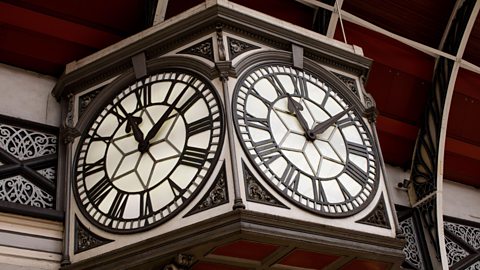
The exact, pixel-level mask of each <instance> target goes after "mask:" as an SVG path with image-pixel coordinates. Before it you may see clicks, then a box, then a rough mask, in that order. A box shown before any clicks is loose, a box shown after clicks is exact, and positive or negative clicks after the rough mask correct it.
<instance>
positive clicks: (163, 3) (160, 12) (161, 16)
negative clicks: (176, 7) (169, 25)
mask: <svg viewBox="0 0 480 270" xmlns="http://www.w3.org/2000/svg"><path fill="white" fill-rule="evenodd" d="M167 6H168V0H158V2H157V8H156V9H155V17H154V18H153V25H156V24H159V23H161V22H163V21H164V20H165V14H166V13H167Z"/></svg>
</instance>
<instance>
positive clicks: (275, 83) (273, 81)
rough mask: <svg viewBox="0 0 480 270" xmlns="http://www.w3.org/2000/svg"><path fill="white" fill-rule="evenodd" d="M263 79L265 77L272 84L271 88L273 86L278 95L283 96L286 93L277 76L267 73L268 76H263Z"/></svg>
mask: <svg viewBox="0 0 480 270" xmlns="http://www.w3.org/2000/svg"><path fill="white" fill-rule="evenodd" d="M265 79H267V80H268V81H269V82H270V84H272V86H273V88H275V91H276V92H277V95H278V96H283V95H285V94H286V93H287V91H285V88H284V87H283V85H282V83H281V82H280V80H279V79H278V78H277V76H275V75H269V76H265Z"/></svg>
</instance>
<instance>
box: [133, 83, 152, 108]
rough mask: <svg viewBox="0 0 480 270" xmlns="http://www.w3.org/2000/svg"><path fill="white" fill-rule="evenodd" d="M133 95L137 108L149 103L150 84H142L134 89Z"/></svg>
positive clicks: (150, 95) (150, 97)
mask: <svg viewBox="0 0 480 270" xmlns="http://www.w3.org/2000/svg"><path fill="white" fill-rule="evenodd" d="M135 97H136V98H137V109H139V108H142V107H145V106H148V105H150V104H151V102H152V88H151V85H150V84H147V85H143V86H142V87H141V88H138V89H136V91H135Z"/></svg>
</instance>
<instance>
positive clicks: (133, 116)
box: [74, 71, 223, 233]
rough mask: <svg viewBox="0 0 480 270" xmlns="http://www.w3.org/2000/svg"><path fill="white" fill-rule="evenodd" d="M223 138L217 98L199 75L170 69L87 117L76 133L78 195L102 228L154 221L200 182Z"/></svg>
mask: <svg viewBox="0 0 480 270" xmlns="http://www.w3.org/2000/svg"><path fill="white" fill-rule="evenodd" d="M222 138H223V115H222V110H221V105H220V101H219V98H218V96H217V95H216V93H215V91H214V90H213V88H212V87H211V86H210V84H208V83H207V82H206V81H205V80H203V79H201V78H199V77H197V76H195V75H193V74H190V73H186V72H182V71H175V72H165V73H159V74H156V75H152V76H150V77H147V78H145V79H143V80H140V81H137V82H136V83H134V84H132V85H131V86H129V87H127V88H125V89H123V90H121V91H120V92H119V93H118V94H117V95H116V96H115V97H114V98H113V100H112V101H111V102H110V103H109V104H107V105H106V106H105V107H104V108H103V109H102V110H101V111H100V112H99V114H98V115H97V116H96V117H95V118H93V119H92V121H91V124H90V128H89V130H88V131H87V132H86V133H85V134H84V135H83V136H82V138H81V141H80V144H79V150H78V152H77V165H76V168H77V174H76V182H75V185H74V189H75V194H76V198H77V202H78V203H79V204H80V206H81V209H82V211H83V212H84V214H85V215H86V216H87V218H89V219H90V220H91V221H93V222H94V223H95V224H97V225H98V226H100V227H102V228H103V229H105V230H109V231H113V232H119V233H129V232H135V231H140V230H144V229H147V228H151V227H153V226H155V225H158V224H160V223H161V222H163V221H165V220H167V219H168V218H170V217H172V216H173V215H174V213H176V212H178V211H180V210H181V209H183V207H185V206H186V204H187V203H188V202H189V201H190V200H191V199H192V198H193V197H194V195H195V194H196V193H197V191H198V190H199V188H200V187H201V186H202V185H203V184H204V183H205V181H206V180H207V178H208V176H209V175H210V174H211V172H212V170H213V168H214V165H215V163H216V161H217V160H218V156H219V153H220V150H221V145H222V142H223V139H222Z"/></svg>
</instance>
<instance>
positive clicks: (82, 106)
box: [78, 89, 101, 115]
mask: <svg viewBox="0 0 480 270" xmlns="http://www.w3.org/2000/svg"><path fill="white" fill-rule="evenodd" d="M100 90H101V89H96V90H93V91H91V92H88V93H86V94H85V95H82V96H80V98H79V99H78V114H79V115H82V114H83V113H84V112H85V111H86V110H87V108H88V105H90V103H91V102H92V101H93V100H94V99H95V97H96V96H97V95H98V94H99V93H100Z"/></svg>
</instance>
